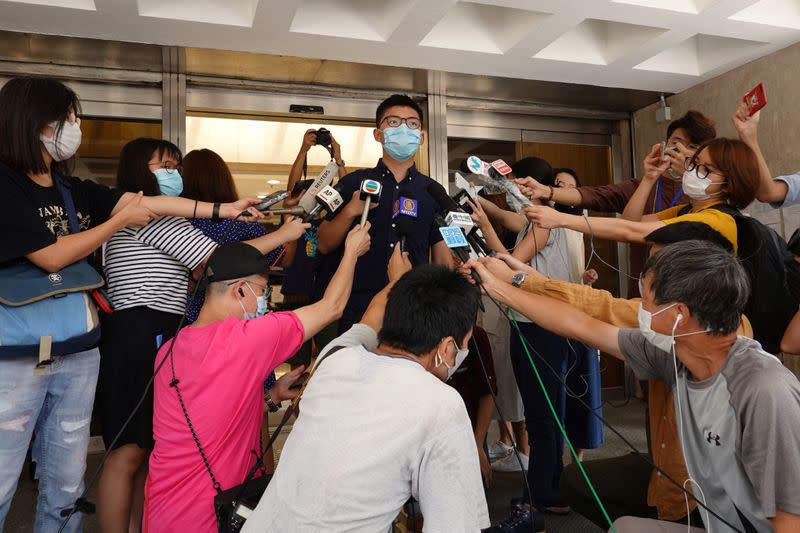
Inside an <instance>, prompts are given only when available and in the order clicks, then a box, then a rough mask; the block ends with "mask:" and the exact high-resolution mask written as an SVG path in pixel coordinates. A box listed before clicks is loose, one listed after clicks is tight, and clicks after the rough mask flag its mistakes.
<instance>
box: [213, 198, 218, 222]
mask: <svg viewBox="0 0 800 533" xmlns="http://www.w3.org/2000/svg"><path fill="white" fill-rule="evenodd" d="M219 206H220V204H219V202H214V207H213V208H212V209H211V222H219Z"/></svg>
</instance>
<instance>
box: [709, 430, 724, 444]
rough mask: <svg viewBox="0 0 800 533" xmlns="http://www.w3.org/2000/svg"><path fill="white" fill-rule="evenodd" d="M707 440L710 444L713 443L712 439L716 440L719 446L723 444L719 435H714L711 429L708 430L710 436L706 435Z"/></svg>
mask: <svg viewBox="0 0 800 533" xmlns="http://www.w3.org/2000/svg"><path fill="white" fill-rule="evenodd" d="M706 440H707V441H708V443H709V444H711V441H714V442H716V443H717V446H722V444H720V442H719V435H714V436H712V435H711V432H710V431H709V432H708V437H706Z"/></svg>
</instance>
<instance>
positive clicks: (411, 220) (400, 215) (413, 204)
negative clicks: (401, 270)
mask: <svg viewBox="0 0 800 533" xmlns="http://www.w3.org/2000/svg"><path fill="white" fill-rule="evenodd" d="M418 215H419V202H417V200H416V199H415V198H414V197H412V196H411V195H410V194H408V193H404V194H403V196H400V197H399V198H398V199H397V200H396V201H395V203H394V210H393V213H392V225H393V226H394V230H395V233H397V235H398V236H399V237H400V251H401V252H405V251H407V250H406V240H407V238H408V236H409V235H411V233H412V232H413V231H414V224H415V221H416V219H417V216H418Z"/></svg>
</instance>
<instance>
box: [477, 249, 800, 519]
mask: <svg viewBox="0 0 800 533" xmlns="http://www.w3.org/2000/svg"><path fill="white" fill-rule="evenodd" d="M469 266H471V267H472V268H474V269H476V270H477V272H478V273H479V274H480V275H481V277H482V279H483V282H484V286H485V288H486V290H487V292H488V293H489V294H490V295H492V296H493V297H494V298H495V299H497V300H499V301H500V302H501V303H503V304H506V305H508V306H510V307H512V308H514V309H516V310H517V311H519V312H520V313H522V314H524V315H525V316H527V317H528V318H529V319H531V320H533V321H534V322H535V323H537V324H539V325H540V326H542V327H544V328H547V329H549V330H551V331H553V332H554V333H557V334H559V335H563V336H565V337H570V338H574V339H577V340H580V341H581V342H584V343H587V344H590V345H593V346H597V347H598V348H600V349H601V350H602V351H604V352H606V353H609V354H611V355H614V356H615V357H618V358H621V359H624V360H626V361H628V363H629V364H630V366H631V368H632V369H633V371H634V372H635V373H636V375H637V376H638V377H639V378H640V379H651V378H658V379H662V380H664V381H665V382H667V383H668V384H669V385H670V386H671V387H672V388H673V389H674V392H675V394H674V397H675V407H676V412H677V413H678V416H677V419H678V420H677V423H678V425H679V427H678V431H679V435H680V436H681V442H682V447H683V454H684V457H685V458H686V464H687V466H688V471H689V475H690V478H691V481H690V482H689V480H686V481H687V483H686V486H687V487H688V486H690V485H691V487H692V492H693V493H694V494H695V495H696V496H697V498H698V499H699V500H700V501H701V502H705V506H706V507H707V508H708V509H710V512H709V511H708V510H706V509H701V514H702V516H703V520H704V522H705V524H706V527H707V528H708V530H709V531H714V532H717V531H719V532H722V531H731V530H732V528H733V530H734V531H736V530H738V531H741V532H747V533H749V532H751V531H758V532H761V531H772V530H774V531H776V532H778V533H789V532H797V531H800V383H798V381H797V379H796V378H795V377H794V375H793V374H791V373H790V372H789V371H788V370H787V369H786V368H784V367H783V366H782V365H781V363H780V361H778V359H776V358H775V357H773V356H772V355H769V354H768V353H766V352H764V351H763V350H762V349H761V346H760V345H759V344H758V343H757V342H755V341H752V340H749V339H746V338H743V337H737V335H736V328H737V327H738V325H739V321H740V317H741V314H742V311H743V308H744V304H745V302H746V301H747V296H748V292H749V287H748V281H747V279H748V278H747V275H746V273H745V272H744V270H743V268H742V266H741V264H740V263H739V261H738V260H737V259H736V258H735V257H734V256H733V255H731V254H730V253H728V252H726V251H725V250H723V249H722V248H719V247H717V246H714V245H711V244H709V243H707V242H700V241H685V242H681V243H677V244H673V245H670V246H668V247H666V248H664V249H663V250H661V251H660V252H658V253H657V254H655V255H654V256H653V257H651V258H650V260H649V261H648V263H647V265H646V267H645V270H644V272H643V274H642V276H643V280H642V281H643V286H642V289H643V290H642V307H641V309H640V311H639V326H640V327H639V329H633V330H620V329H619V328H616V327H614V326H611V325H609V324H606V323H604V322H600V321H598V320H595V319H593V318H591V317H589V316H587V315H586V314H584V313H583V312H581V311H578V310H577V309H574V308H572V307H571V306H569V305H568V304H565V303H562V302H557V301H555V300H553V299H550V298H547V297H545V296H537V295H534V294H530V293H527V292H525V291H524V290H522V289H518V288H515V287H513V286H512V285H511V284H509V283H508V282H507V281H508V277H509V273H511V274H513V272H512V271H510V270H509V269H508V268H507V267H506V266H505V265H504V264H502V263H499V262H498V261H497V260H491V259H488V260H486V261H485V262H484V263H471V264H469ZM621 474H623V475H624V473H621ZM679 481H680V482H684V480H679ZM623 525H624V527H625V528H628V529H627V531H636V532H647V531H666V530H667V529H664V526H663V525H662V524H659V523H657V522H656V521H650V520H634V521H631V520H625V521H624V522H622V521H620V523H619V527H618V531H620V533H621V532H622V531H623V530H624V527H623Z"/></svg>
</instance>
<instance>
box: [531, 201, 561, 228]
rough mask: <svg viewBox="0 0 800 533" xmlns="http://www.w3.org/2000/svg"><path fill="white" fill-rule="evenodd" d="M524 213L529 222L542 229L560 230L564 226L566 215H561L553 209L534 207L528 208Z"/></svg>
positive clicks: (540, 206)
mask: <svg viewBox="0 0 800 533" xmlns="http://www.w3.org/2000/svg"><path fill="white" fill-rule="evenodd" d="M524 213H525V216H526V217H527V218H528V220H530V221H531V222H533V223H534V224H536V225H537V226H539V227H540V228H544V229H553V228H560V227H562V226H563V225H564V219H563V217H564V214H563V213H559V212H558V211H556V210H555V209H553V208H552V207H546V206H543V205H534V206H532V207H526V208H525V210H524Z"/></svg>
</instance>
